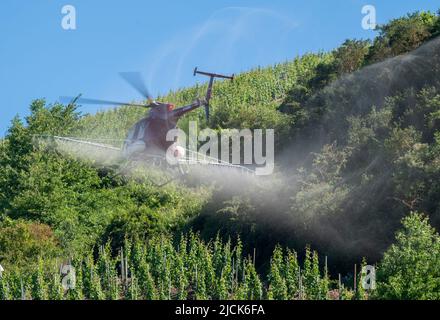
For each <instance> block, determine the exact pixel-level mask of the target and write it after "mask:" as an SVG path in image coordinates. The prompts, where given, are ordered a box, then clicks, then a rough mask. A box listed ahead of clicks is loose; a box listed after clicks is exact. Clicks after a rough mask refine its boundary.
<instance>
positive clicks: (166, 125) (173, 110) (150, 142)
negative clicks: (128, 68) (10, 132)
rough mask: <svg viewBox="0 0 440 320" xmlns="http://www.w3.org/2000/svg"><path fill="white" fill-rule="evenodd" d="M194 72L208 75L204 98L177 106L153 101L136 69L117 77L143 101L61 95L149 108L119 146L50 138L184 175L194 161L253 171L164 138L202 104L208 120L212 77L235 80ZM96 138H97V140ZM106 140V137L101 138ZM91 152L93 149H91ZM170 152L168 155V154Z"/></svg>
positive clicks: (72, 101)
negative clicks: (134, 90)
mask: <svg viewBox="0 0 440 320" xmlns="http://www.w3.org/2000/svg"><path fill="white" fill-rule="evenodd" d="M193 75H194V76H196V75H203V76H207V77H209V83H208V87H207V91H206V95H205V96H204V97H203V98H197V99H195V100H194V101H193V102H192V103H191V104H189V105H185V106H181V107H176V106H175V105H174V104H171V103H167V102H159V101H156V100H155V99H154V98H153V96H152V95H151V94H150V92H149V90H148V89H147V87H146V86H145V84H144V82H143V80H142V76H141V74H140V73H138V72H124V73H120V76H121V77H122V78H123V79H124V80H125V81H127V82H128V83H129V84H130V85H131V86H132V87H133V88H134V89H136V91H138V92H139V93H140V94H141V95H142V96H143V97H145V98H146V101H147V102H146V103H145V104H142V103H125V102H117V101H109V100H98V99H88V98H82V97H81V95H80V96H77V97H74V98H72V97H60V100H61V101H66V102H67V101H68V103H69V104H76V103H78V104H99V105H113V106H132V107H141V108H146V109H148V113H147V115H146V116H145V117H144V118H142V119H140V120H139V121H138V122H136V123H135V124H134V125H133V126H132V127H131V128H130V129H129V130H128V133H127V136H126V139H125V140H124V141H123V144H122V146H121V147H115V146H114V145H109V144H105V143H100V142H96V141H95V140H94V139H82V138H75V137H61V136H53V137H52V138H53V139H54V140H56V141H59V142H62V143H75V144H77V145H80V146H88V147H92V148H94V149H95V150H96V149H105V150H109V151H113V152H116V153H117V154H118V156H121V157H122V158H123V159H125V160H127V161H129V162H133V161H137V162H139V161H142V162H144V163H148V164H151V165H154V166H161V167H166V168H169V167H170V166H174V167H176V166H177V168H178V169H179V172H180V173H182V174H185V173H187V172H188V171H189V167H190V166H191V165H194V164H197V165H202V166H206V167H213V166H215V167H221V168H227V169H233V170H235V171H239V172H240V173H246V174H254V171H253V170H252V169H250V168H247V167H244V166H240V165H236V164H231V163H229V162H226V161H222V160H219V159H217V158H213V157H209V156H207V155H202V154H200V153H198V152H195V151H191V150H188V149H186V148H184V147H182V146H178V145H176V144H175V143H174V142H173V141H168V140H167V139H166V136H167V133H168V132H169V130H172V129H176V128H177V123H178V121H179V119H181V118H182V117H183V116H184V115H186V114H187V113H189V112H191V111H193V110H196V109H198V108H201V107H204V109H205V117H206V120H207V121H209V116H210V114H209V108H210V100H211V97H212V89H213V86H214V82H215V79H227V80H230V81H234V75H231V76H228V75H222V74H217V73H210V72H205V71H200V70H198V68H197V67H196V68H195V69H194V72H193ZM96 140H98V139H96ZM104 140H105V139H104ZM92 152H93V151H92ZM170 153H171V154H170ZM169 156H171V157H173V158H174V159H173V160H175V161H173V164H170V161H167V160H169V159H168V158H167V157H169Z"/></svg>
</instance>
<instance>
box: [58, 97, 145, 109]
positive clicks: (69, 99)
mask: <svg viewBox="0 0 440 320" xmlns="http://www.w3.org/2000/svg"><path fill="white" fill-rule="evenodd" d="M60 101H61V102H63V103H72V102H74V103H83V104H100V105H112V106H132V107H141V108H150V107H152V105H151V104H137V103H127V102H118V101H110V100H99V99H88V98H80V97H60Z"/></svg>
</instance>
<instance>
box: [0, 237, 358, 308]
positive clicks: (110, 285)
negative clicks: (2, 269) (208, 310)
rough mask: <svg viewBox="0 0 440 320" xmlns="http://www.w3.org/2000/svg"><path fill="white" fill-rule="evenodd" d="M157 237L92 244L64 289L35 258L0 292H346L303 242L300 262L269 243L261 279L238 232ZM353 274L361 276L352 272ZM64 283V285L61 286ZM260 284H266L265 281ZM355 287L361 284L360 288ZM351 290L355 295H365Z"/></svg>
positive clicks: (336, 295)
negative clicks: (232, 236) (205, 237)
mask: <svg viewBox="0 0 440 320" xmlns="http://www.w3.org/2000/svg"><path fill="white" fill-rule="evenodd" d="M175 240H176V243H177V247H176V246H175V245H174V243H173V239H170V238H165V237H158V238H152V239H149V240H148V241H147V242H145V243H144V242H141V241H134V242H133V243H131V242H130V241H126V242H125V246H124V247H122V248H121V249H120V250H119V252H118V254H117V255H115V256H114V255H112V252H111V249H110V245H109V244H107V245H104V246H101V247H99V249H98V252H97V256H96V259H95V258H94V256H93V254H92V253H90V254H89V255H87V256H86V257H84V258H82V259H73V260H71V261H70V262H69V263H71V264H72V266H73V267H74V270H75V272H74V273H75V277H74V280H69V281H71V282H69V283H70V285H71V286H72V287H71V288H70V289H66V288H63V284H62V281H61V278H62V277H63V275H62V274H60V270H59V269H60V268H59V265H58V264H57V263H56V262H55V263H50V262H48V261H45V260H42V259H41V260H40V261H39V262H38V267H37V268H36V270H34V271H32V272H31V273H30V274H27V275H26V274H20V273H13V274H8V275H7V276H5V277H3V278H1V279H0V298H1V299H50V300H60V299H93V300H100V299H130V300H132V299H149V300H156V299H161V300H166V299H180V300H185V299H197V300H205V299H236V300H245V299H251V300H254V299H263V298H267V299H278V300H285V299H320V300H322V299H351V298H354V293H353V292H352V291H351V290H347V289H346V288H345V287H344V286H343V285H342V284H341V283H339V284H338V289H337V290H332V291H330V286H331V281H330V279H329V275H328V270H327V267H326V266H325V267H324V270H320V265H319V258H318V254H317V252H312V251H311V250H310V248H306V251H305V260H304V263H303V266H302V267H301V266H300V265H299V262H298V258H297V254H296V252H295V251H292V250H289V249H287V250H286V251H285V252H283V250H282V249H281V247H276V248H275V250H274V252H273V256H272V258H271V262H270V270H269V273H268V274H267V276H266V277H265V279H262V278H261V277H260V275H259V274H258V273H257V271H256V269H255V255H254V256H248V257H246V258H245V257H243V252H242V250H243V248H242V243H241V241H240V239H238V240H237V241H236V245H235V246H232V244H231V241H228V242H226V243H222V242H221V240H220V239H219V237H217V238H216V239H215V240H214V241H213V242H209V243H205V242H203V241H202V240H201V239H200V238H199V237H198V236H197V235H195V234H193V233H190V234H188V235H184V236H181V237H180V239H179V240H178V241H177V239H175ZM359 279H360V281H361V278H359ZM69 283H67V285H69ZM266 283H267V285H265V284H266ZM360 289H361V290H362V287H360ZM361 290H359V291H358V292H357V296H356V298H359V299H363V298H365V297H366V296H365V294H364V293H363V292H362V291H361Z"/></svg>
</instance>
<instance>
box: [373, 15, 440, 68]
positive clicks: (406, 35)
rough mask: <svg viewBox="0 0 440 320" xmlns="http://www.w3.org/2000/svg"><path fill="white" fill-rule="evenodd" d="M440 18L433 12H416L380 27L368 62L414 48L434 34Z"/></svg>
mask: <svg viewBox="0 0 440 320" xmlns="http://www.w3.org/2000/svg"><path fill="white" fill-rule="evenodd" d="M437 21H438V18H436V16H435V15H434V14H433V13H431V12H415V13H412V14H408V15H407V16H406V17H402V18H398V19H394V20H391V21H390V22H389V23H387V24H385V25H381V26H379V27H378V30H379V32H380V34H379V37H377V38H376V39H375V41H374V44H373V46H372V47H371V49H370V52H369V54H368V58H367V59H368V62H370V63H371V62H378V61H380V60H383V59H386V58H389V57H394V56H397V55H399V54H403V53H406V52H409V51H411V50H414V49H415V48H417V47H419V46H420V45H421V44H422V43H424V42H425V41H426V40H428V39H429V38H430V37H431V36H432V32H433V30H434V27H435V24H436V23H437Z"/></svg>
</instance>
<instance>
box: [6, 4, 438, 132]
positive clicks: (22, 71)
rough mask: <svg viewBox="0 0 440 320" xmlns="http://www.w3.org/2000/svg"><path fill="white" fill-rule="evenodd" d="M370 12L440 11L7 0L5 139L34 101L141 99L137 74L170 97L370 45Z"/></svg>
mask: <svg viewBox="0 0 440 320" xmlns="http://www.w3.org/2000/svg"><path fill="white" fill-rule="evenodd" d="M67 4H70V5H73V6H74V7H75V8H76V18H77V29H76V30H68V31H67V30H64V29H63V28H62V27H61V20H62V18H63V15H62V13H61V8H62V7H63V6H64V5H67ZM367 4H371V5H374V6H375V7H376V10H377V20H378V23H382V22H386V21H388V20H389V19H392V18H396V17H399V16H401V15H403V14H406V13H408V12H413V11H416V10H431V11H434V12H435V11H437V10H438V9H439V8H440V3H439V2H438V0H424V1H414V0H386V1H385V0H382V1H372V0H334V1H322V0H321V1H317V0H308V1H300V0H272V1H261V0H242V1H240V0H236V1H228V0H216V1H206V0H205V1H191V0H189V1H181V0H175V1H168V0H163V1H145V0H143V1H142V0H125V1H113V0H106V1H105V0H93V1H86V0H39V1H25V0H2V1H0V136H2V135H4V134H5V132H6V130H7V128H8V126H9V123H10V120H11V119H12V118H13V117H14V116H15V115H17V114H19V115H20V116H25V115H26V114H27V112H28V106H29V104H30V102H31V101H32V100H33V99H37V98H46V100H47V101H48V102H55V101H57V99H58V97H59V96H64V95H67V96H74V95H77V94H78V93H82V94H83V95H84V96H85V97H93V98H105V99H107V100H109V99H112V100H122V101H132V100H136V99H138V100H139V99H140V98H141V97H140V96H139V95H138V93H137V92H136V91H134V90H133V89H132V88H130V87H129V86H128V85H127V84H126V83H124V81H123V80H121V79H120V78H119V76H118V72H121V71H140V72H142V74H143V75H144V78H145V80H146V82H147V84H148V86H149V88H150V90H151V91H152V93H153V94H158V93H166V92H167V91H168V90H172V89H176V88H179V87H184V86H188V85H192V84H194V83H195V82H196V81H203V80H204V79H196V78H194V77H193V76H192V70H193V68H194V67H195V66H199V68H200V69H206V70H209V71H214V72H219V73H238V72H241V71H245V70H248V69H250V68H253V67H256V66H266V65H270V64H273V63H276V62H282V61H285V60H289V59H292V58H294V57H295V56H297V55H301V54H304V53H307V52H317V51H320V50H330V49H333V48H335V47H337V46H338V45H339V44H341V43H342V42H343V41H344V40H345V39H347V38H372V37H373V36H374V35H375V33H374V32H373V31H371V30H364V29H362V27H361V20H362V18H363V15H362V13H361V9H362V7H363V6H364V5H367ZM102 108H104V106H84V107H83V111H84V112H95V111H96V110H98V109H102Z"/></svg>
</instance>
